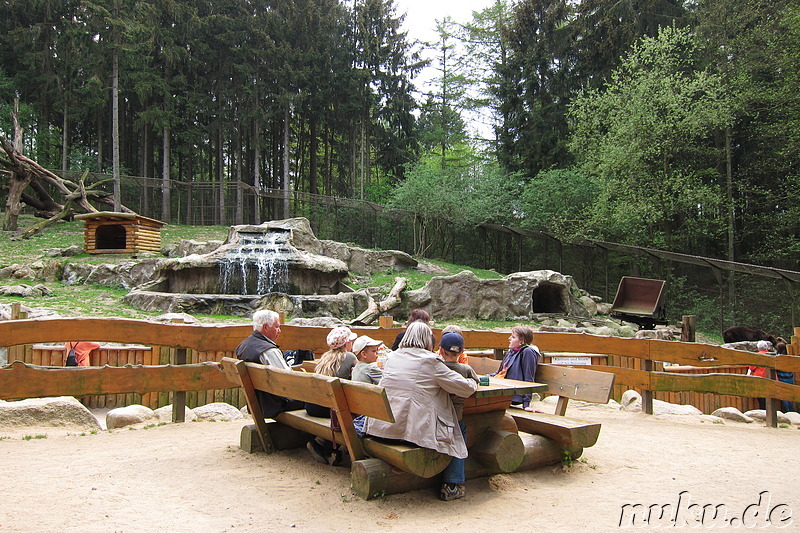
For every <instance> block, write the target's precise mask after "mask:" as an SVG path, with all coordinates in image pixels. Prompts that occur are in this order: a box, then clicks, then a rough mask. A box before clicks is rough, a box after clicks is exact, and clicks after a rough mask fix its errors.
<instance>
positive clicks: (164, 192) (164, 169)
mask: <svg viewBox="0 0 800 533" xmlns="http://www.w3.org/2000/svg"><path fill="white" fill-rule="evenodd" d="M169 137H170V133H169V126H164V128H163V130H162V135H161V152H162V154H161V220H163V221H164V222H169V220H170V219H171V218H172V213H171V203H172V198H171V196H172V195H171V192H172V191H171V190H170V183H169V157H170V143H169V140H170V139H169Z"/></svg>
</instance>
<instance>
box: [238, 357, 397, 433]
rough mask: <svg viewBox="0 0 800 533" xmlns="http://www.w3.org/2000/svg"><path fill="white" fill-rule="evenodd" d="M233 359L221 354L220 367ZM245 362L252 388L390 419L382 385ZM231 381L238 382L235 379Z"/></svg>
mask: <svg viewBox="0 0 800 533" xmlns="http://www.w3.org/2000/svg"><path fill="white" fill-rule="evenodd" d="M237 362H238V360H237V359H232V358H229V357H224V358H223V359H222V367H223V369H226V367H229V366H231V365H235V364H236V363H237ZM245 366H246V367H247V371H248V372H247V373H248V375H249V376H250V380H251V382H252V384H253V388H254V389H255V390H261V391H265V392H269V393H271V394H276V395H278V396H285V397H286V398H292V399H294V400H300V401H303V402H309V403H315V404H317V405H322V406H323V407H332V408H333V409H336V410H340V409H347V410H349V412H351V413H355V414H359V415H365V416H369V417H371V418H377V419H380V420H385V421H387V422H394V415H393V414H392V408H391V406H390V405H389V398H388V397H387V396H386V390H385V389H384V388H383V387H379V386H377V385H372V384H370V383H360V382H358V381H350V380H346V379H339V378H335V377H330V376H323V375H320V374H315V373H313V372H303V371H299V372H298V371H293V370H284V369H282V368H276V367H272V366H265V365H260V364H258V363H245ZM227 373H228V372H227V370H226V374H227ZM232 381H233V382H234V383H237V384H239V383H240V381H239V380H238V379H233V380H232ZM337 386H338V387H340V388H341V390H342V393H343V397H344V402H345V403H344V404H343V403H342V400H341V399H337V394H336V393H335V392H334V389H335V388H336V387H337Z"/></svg>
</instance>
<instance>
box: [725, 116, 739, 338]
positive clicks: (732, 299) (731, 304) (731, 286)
mask: <svg viewBox="0 0 800 533" xmlns="http://www.w3.org/2000/svg"><path fill="white" fill-rule="evenodd" d="M732 135H733V133H732V132H731V128H730V126H728V127H727V128H725V189H726V193H727V196H728V202H727V203H728V246H727V248H728V261H735V260H736V254H735V250H734V246H735V243H734V236H735V235H734V233H735V229H734V226H733V225H734V222H735V219H734V213H735V210H734V206H733V153H732V149H731V137H732ZM735 279H736V277H735V276H734V273H733V272H729V273H728V309H729V310H730V311H729V315H728V316H729V320H730V322H729V323H728V325H733V323H734V318H735V316H734V312H735V309H736V282H735Z"/></svg>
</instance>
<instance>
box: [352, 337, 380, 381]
mask: <svg viewBox="0 0 800 533" xmlns="http://www.w3.org/2000/svg"><path fill="white" fill-rule="evenodd" d="M381 344H382V343H381V341H376V340H375V339H373V338H370V337H368V336H366V335H362V336H360V337H359V338H357V339H356V341H355V342H354V343H353V352H355V354H356V359H358V362H357V363H356V366H354V367H353V377H352V380H353V381H361V382H362V383H372V384H373V385H377V384H378V382H379V381H380V380H381V378H382V377H383V370H381V369H380V368H378V367H377V366H376V365H375V361H377V360H378V346H380V345H381Z"/></svg>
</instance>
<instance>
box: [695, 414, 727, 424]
mask: <svg viewBox="0 0 800 533" xmlns="http://www.w3.org/2000/svg"><path fill="white" fill-rule="evenodd" d="M700 420H701V421H702V422H711V423H712V424H724V423H725V421H724V420H722V418H720V417H718V416H714V415H700Z"/></svg>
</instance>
